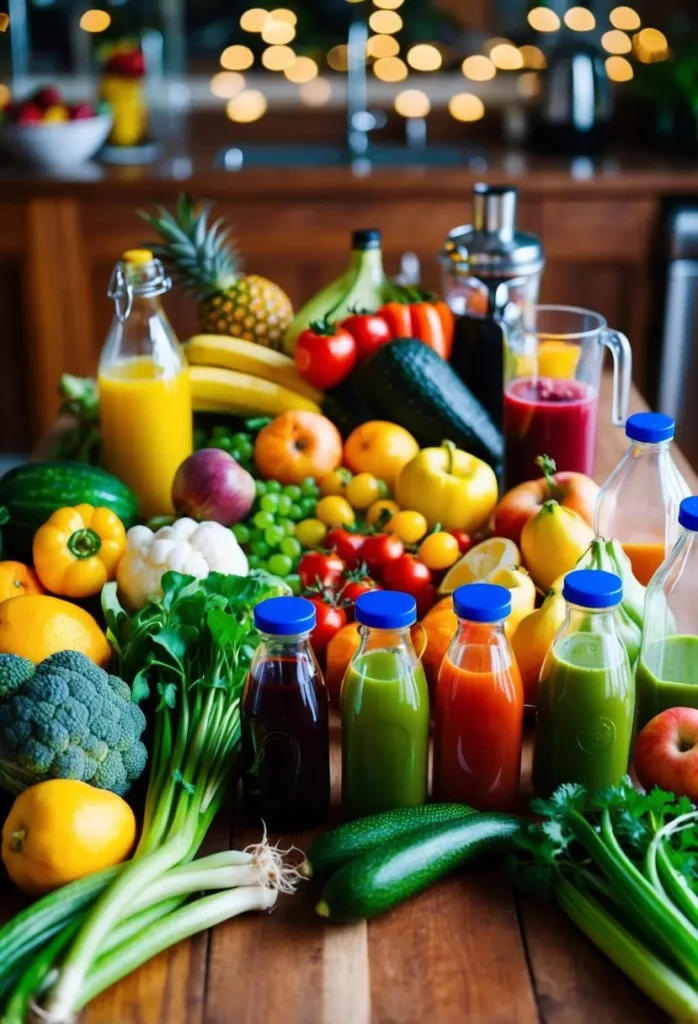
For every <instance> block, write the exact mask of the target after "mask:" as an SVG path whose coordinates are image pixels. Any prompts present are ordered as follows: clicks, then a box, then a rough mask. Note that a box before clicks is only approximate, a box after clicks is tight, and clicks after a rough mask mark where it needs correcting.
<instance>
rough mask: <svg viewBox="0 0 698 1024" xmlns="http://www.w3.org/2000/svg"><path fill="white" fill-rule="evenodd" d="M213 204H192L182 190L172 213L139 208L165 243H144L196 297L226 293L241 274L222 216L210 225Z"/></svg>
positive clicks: (161, 209)
mask: <svg viewBox="0 0 698 1024" xmlns="http://www.w3.org/2000/svg"><path fill="white" fill-rule="evenodd" d="M212 207H213V203H211V202H209V201H204V202H201V203H198V204H195V203H194V201H193V199H192V198H191V196H188V195H186V194H185V193H181V194H180V195H179V196H178V198H177V205H176V207H175V211H174V213H170V211H169V210H167V209H166V208H165V207H164V206H158V207H157V208H156V212H155V213H148V212H147V211H145V210H139V216H140V217H142V218H143V220H144V221H145V222H146V223H147V224H149V225H150V227H151V228H153V229H154V230H155V231H156V232H157V233H158V235H160V238H161V239H162V240H163V243H164V244H160V243H156V244H151V243H146V244H147V245H148V247H149V248H150V249H151V250H152V252H153V253H154V254H155V255H156V256H157V257H158V258H159V259H161V260H162V261H163V262H164V263H165V265H166V266H167V268H168V269H169V270H170V272H171V273H172V275H173V276H174V277H175V278H176V279H177V280H178V281H179V282H180V283H181V284H182V285H183V286H184V287H185V288H186V289H187V290H189V291H193V292H194V293H195V295H196V297H197V298H198V299H206V298H209V297H210V296H212V295H216V294H219V293H220V292H225V291H226V290H227V289H229V288H232V287H233V285H234V284H235V283H236V281H237V280H238V278H239V277H240V270H239V266H238V255H237V253H236V251H235V249H234V248H233V246H232V244H231V243H230V241H229V238H230V230H231V229H230V228H229V227H227V226H226V225H225V220H224V219H223V218H222V217H220V218H219V219H218V220H216V221H214V222H213V223H211V224H209V214H210V212H211V209H212Z"/></svg>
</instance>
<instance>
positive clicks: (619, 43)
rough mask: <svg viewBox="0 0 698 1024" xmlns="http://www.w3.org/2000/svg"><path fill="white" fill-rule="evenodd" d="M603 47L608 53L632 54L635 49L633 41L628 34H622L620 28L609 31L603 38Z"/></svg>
mask: <svg viewBox="0 0 698 1024" xmlns="http://www.w3.org/2000/svg"><path fill="white" fill-rule="evenodd" d="M601 45H602V46H603V48H604V50H605V51H606V53H630V51H631V50H632V48H633V44H632V40H631V39H630V36H629V35H628V33H627V32H621V30H620V29H618V28H612V29H609V31H608V32H604V34H603V35H602V36H601Z"/></svg>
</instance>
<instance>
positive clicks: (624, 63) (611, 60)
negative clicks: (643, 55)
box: [605, 57, 635, 82]
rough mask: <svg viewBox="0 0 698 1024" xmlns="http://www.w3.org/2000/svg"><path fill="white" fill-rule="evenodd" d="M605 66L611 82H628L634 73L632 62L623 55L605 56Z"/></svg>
mask: <svg viewBox="0 0 698 1024" xmlns="http://www.w3.org/2000/svg"><path fill="white" fill-rule="evenodd" d="M605 67H606V74H607V75H608V77H609V78H610V79H611V81H612V82H629V81H630V79H631V78H632V77H633V75H634V74H635V72H634V71H633V66H632V64H631V63H630V61H629V60H626V59H625V57H607V58H606V62H605Z"/></svg>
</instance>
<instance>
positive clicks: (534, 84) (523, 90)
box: [516, 71, 540, 100]
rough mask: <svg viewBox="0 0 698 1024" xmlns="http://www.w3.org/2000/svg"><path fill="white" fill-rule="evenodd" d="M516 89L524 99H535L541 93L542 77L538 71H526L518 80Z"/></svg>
mask: <svg viewBox="0 0 698 1024" xmlns="http://www.w3.org/2000/svg"><path fill="white" fill-rule="evenodd" d="M516 88H517V91H518V93H519V95H520V96H523V97H524V99H527V100H532V99H535V98H536V96H538V95H539V93H540V75H539V74H538V72H537V71H524V73H523V74H522V75H519V77H518V78H517V79H516Z"/></svg>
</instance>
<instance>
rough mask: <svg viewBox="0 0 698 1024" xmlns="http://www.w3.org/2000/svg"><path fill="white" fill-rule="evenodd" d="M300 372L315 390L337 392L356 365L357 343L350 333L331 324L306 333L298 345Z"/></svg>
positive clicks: (318, 325)
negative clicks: (333, 390)
mask: <svg viewBox="0 0 698 1024" xmlns="http://www.w3.org/2000/svg"><path fill="white" fill-rule="evenodd" d="M295 359H296V369H297V370H298V372H299V374H300V375H301V377H303V379H304V380H307V381H308V383H309V384H312V385H313V387H314V388H320V389H321V390H324V389H325V388H336V387H337V386H338V385H339V384H341V383H342V381H343V380H344V379H345V378H346V377H348V376H349V374H350V373H351V371H352V370H353V369H354V365H355V364H356V342H355V341H354V338H353V337H352V336H351V334H350V333H349V331H345V330H344V328H343V327H337V325H336V324H332V323H329V322H328V321H327V320H323V321H320V322H319V323H314V324H312V325H311V326H310V327H308V328H307V329H306V330H305V331H302V332H301V334H300V335H299V337H298V340H297V342H296V352H295Z"/></svg>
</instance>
